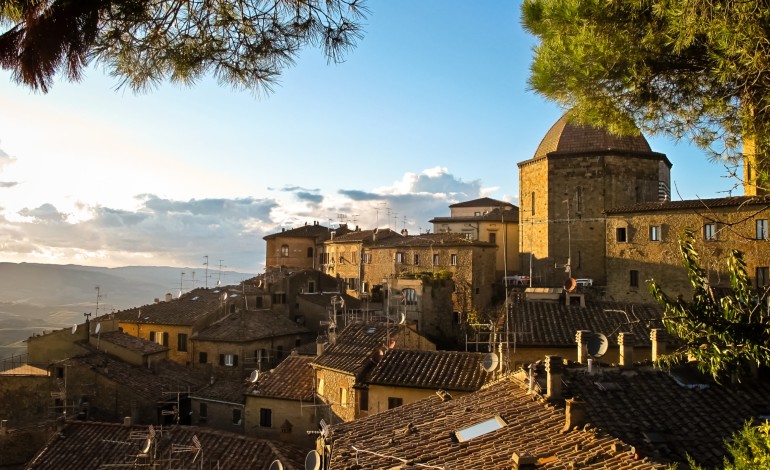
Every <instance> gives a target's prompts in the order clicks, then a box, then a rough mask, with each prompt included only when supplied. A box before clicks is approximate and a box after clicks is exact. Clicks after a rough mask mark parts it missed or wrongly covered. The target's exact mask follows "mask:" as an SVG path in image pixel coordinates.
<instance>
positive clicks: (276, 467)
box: [267, 460, 283, 470]
mask: <svg viewBox="0 0 770 470" xmlns="http://www.w3.org/2000/svg"><path fill="white" fill-rule="evenodd" d="M267 470H283V464H282V463H281V461H280V460H273V463H271V464H270V468H268V469H267Z"/></svg>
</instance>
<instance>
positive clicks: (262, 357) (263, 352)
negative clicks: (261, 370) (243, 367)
mask: <svg viewBox="0 0 770 470" xmlns="http://www.w3.org/2000/svg"><path fill="white" fill-rule="evenodd" d="M254 356H255V357H256V358H257V364H262V361H267V360H268V359H269V358H268V357H267V349H257V350H256V351H254Z"/></svg>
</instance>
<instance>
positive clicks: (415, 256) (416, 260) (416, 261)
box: [413, 253, 420, 266]
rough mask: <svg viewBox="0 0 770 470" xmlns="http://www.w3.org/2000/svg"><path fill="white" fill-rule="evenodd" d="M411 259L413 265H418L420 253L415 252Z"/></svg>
mask: <svg viewBox="0 0 770 470" xmlns="http://www.w3.org/2000/svg"><path fill="white" fill-rule="evenodd" d="M413 261H414V265H415V266H419V265H420V255H419V254H417V253H415V254H414V259H413Z"/></svg>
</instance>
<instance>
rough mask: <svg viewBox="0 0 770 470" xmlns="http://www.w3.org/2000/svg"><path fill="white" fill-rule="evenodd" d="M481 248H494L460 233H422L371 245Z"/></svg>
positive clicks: (377, 246)
mask: <svg viewBox="0 0 770 470" xmlns="http://www.w3.org/2000/svg"><path fill="white" fill-rule="evenodd" d="M436 245H439V246H441V245H443V246H481V247H493V246H495V245H494V244H492V243H489V242H483V241H480V240H469V239H468V238H466V236H465V235H464V234H461V233H447V232H442V233H423V234H420V235H409V236H406V237H400V238H397V237H393V238H388V239H385V240H379V241H377V243H374V244H373V245H372V247H373V248H390V247H398V246H403V247H418V246H436Z"/></svg>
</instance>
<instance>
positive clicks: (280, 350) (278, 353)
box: [275, 346, 283, 360]
mask: <svg viewBox="0 0 770 470" xmlns="http://www.w3.org/2000/svg"><path fill="white" fill-rule="evenodd" d="M275 358H276V359H279V360H280V359H283V346H276V351H275Z"/></svg>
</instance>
